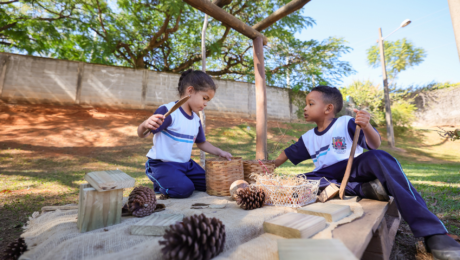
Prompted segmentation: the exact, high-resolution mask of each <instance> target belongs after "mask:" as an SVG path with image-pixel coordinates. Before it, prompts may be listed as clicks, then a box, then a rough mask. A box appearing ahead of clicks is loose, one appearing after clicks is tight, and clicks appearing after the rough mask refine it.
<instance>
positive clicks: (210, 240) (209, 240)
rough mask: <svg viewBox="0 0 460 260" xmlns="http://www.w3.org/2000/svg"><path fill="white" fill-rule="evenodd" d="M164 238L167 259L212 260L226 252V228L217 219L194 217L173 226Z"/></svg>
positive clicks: (164, 250)
mask: <svg viewBox="0 0 460 260" xmlns="http://www.w3.org/2000/svg"><path fill="white" fill-rule="evenodd" d="M163 238H164V240H162V241H160V242H159V243H160V245H163V248H162V249H161V252H162V253H163V256H164V258H165V259H178V260H181V259H211V258H213V257H215V256H217V255H218V254H220V253H221V252H222V251H223V250H224V245H225V226H224V224H222V222H221V221H220V220H218V219H216V218H212V219H209V218H207V217H206V216H205V215H203V214H201V215H193V216H190V217H187V218H184V220H183V222H181V223H177V224H175V225H171V226H170V229H168V230H166V233H165V235H164V236H163Z"/></svg>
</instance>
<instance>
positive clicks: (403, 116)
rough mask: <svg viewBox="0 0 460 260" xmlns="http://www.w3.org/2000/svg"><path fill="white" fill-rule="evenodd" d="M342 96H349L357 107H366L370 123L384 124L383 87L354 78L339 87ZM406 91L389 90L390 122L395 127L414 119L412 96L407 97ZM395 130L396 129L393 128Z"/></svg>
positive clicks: (402, 125)
mask: <svg viewBox="0 0 460 260" xmlns="http://www.w3.org/2000/svg"><path fill="white" fill-rule="evenodd" d="M340 92H341V93H342V95H343V96H344V97H347V96H350V97H351V98H352V99H353V102H354V103H355V105H356V107H357V108H358V109H366V110H367V111H368V112H369V113H370V114H371V124H373V125H379V126H381V125H385V103H384V97H383V89H382V88H381V87H380V86H378V85H377V86H376V85H374V83H372V82H371V81H369V80H366V81H359V80H356V81H354V82H353V83H351V84H350V85H348V86H346V87H343V88H340ZM407 93H408V92H407V91H404V90H396V89H392V90H391V91H390V100H391V113H392V122H393V126H395V129H396V128H397V127H400V128H401V129H399V130H400V131H403V130H404V129H403V128H407V127H409V126H410V125H411V123H412V122H413V121H414V119H415V115H414V112H415V110H416V107H415V105H413V104H412V101H413V98H409V97H408V95H407ZM395 131H396V130H395Z"/></svg>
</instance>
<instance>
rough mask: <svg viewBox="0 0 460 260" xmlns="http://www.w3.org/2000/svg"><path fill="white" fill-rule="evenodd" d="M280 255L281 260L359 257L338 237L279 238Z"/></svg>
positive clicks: (351, 259)
mask: <svg viewBox="0 0 460 260" xmlns="http://www.w3.org/2000/svg"><path fill="white" fill-rule="evenodd" d="M278 256H279V259H280V260H291V259H292V260H301V259H318V260H322V259H328V260H336V259H337V260H357V259H358V258H356V256H354V255H353V253H352V252H351V251H350V250H348V248H347V247H346V246H345V245H344V244H343V243H342V242H341V241H340V240H338V239H279V240H278Z"/></svg>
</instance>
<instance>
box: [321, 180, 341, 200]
mask: <svg viewBox="0 0 460 260" xmlns="http://www.w3.org/2000/svg"><path fill="white" fill-rule="evenodd" d="M339 190H340V189H339V188H338V187H337V185H335V184H334V183H331V184H329V186H327V187H326V188H325V189H324V190H323V191H322V192H321V193H320V194H319V195H318V199H319V201H321V202H326V201H327V200H329V199H332V198H334V197H335V196H337V194H339Z"/></svg>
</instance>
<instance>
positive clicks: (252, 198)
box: [236, 186, 265, 210]
mask: <svg viewBox="0 0 460 260" xmlns="http://www.w3.org/2000/svg"><path fill="white" fill-rule="evenodd" d="M264 202H265V193H264V191H263V190H262V189H259V188H255V187H252V186H250V187H247V188H244V189H241V188H240V189H238V190H237V191H236V204H238V206H240V207H241V208H242V209H246V210H248V209H256V208H261V207H262V206H263V205H264Z"/></svg>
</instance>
